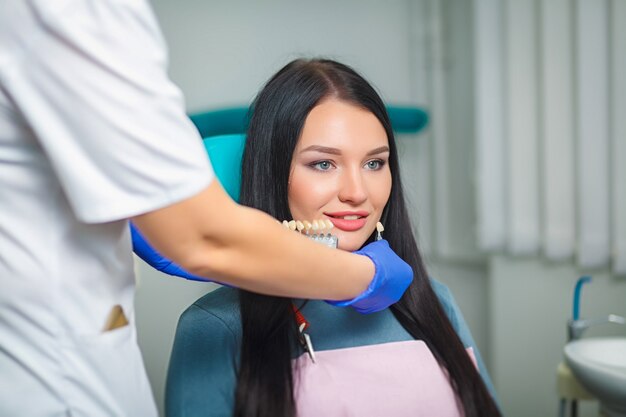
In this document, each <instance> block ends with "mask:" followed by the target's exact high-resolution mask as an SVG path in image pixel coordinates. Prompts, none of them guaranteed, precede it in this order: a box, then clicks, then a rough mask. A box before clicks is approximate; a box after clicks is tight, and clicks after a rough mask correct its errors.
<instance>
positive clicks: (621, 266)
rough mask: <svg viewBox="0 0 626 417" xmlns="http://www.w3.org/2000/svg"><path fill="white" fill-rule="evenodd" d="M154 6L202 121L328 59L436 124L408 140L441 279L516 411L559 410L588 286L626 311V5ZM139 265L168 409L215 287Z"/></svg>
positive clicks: (590, 411) (146, 338)
mask: <svg viewBox="0 0 626 417" xmlns="http://www.w3.org/2000/svg"><path fill="white" fill-rule="evenodd" d="M152 4H153V7H154V10H155V13H156V15H157V18H158V19H159V21H160V24H161V27H162V30H163V33H164V35H165V39H166V42H167V43H168V45H169V49H170V75H171V78H172V79H173V80H174V82H175V83H176V84H177V85H179V86H180V88H181V89H182V90H183V92H184V94H185V97H186V103H187V108H188V111H189V112H190V113H194V112H200V111H206V110H212V109H219V108H224V107H231V106H242V105H243V106H245V105H248V104H249V103H250V101H251V100H252V99H253V97H254V96H255V94H256V93H257V91H258V90H259V89H260V88H261V86H262V85H263V83H264V82H265V81H266V80H267V79H268V78H269V77H270V76H271V75H272V74H274V73H275V72H276V71H277V70H278V69H280V68H281V67H282V66H283V65H284V64H286V63H287V62H289V61H290V60H292V59H294V58H298V57H319V56H323V57H330V58H334V59H337V60H339V61H342V62H344V63H346V64H349V65H351V66H353V67H354V68H355V69H357V70H358V71H359V72H361V73H362V74H363V75H364V76H365V77H366V78H367V79H368V80H369V81H370V82H371V83H372V84H373V85H374V86H375V87H376V88H377V89H378V91H379V92H380V94H381V95H382V97H383V99H384V100H385V101H386V103H388V104H395V105H410V106H418V107H421V108H423V109H425V110H426V111H427V112H428V114H429V124H428V126H427V128H426V129H425V130H424V131H422V132H420V133H419V134H415V135H400V136H399V142H400V151H401V153H402V164H403V169H404V180H405V187H406V188H407V194H408V196H409V199H410V204H411V208H412V216H413V221H414V224H415V229H416V235H417V237H418V241H419V243H420V245H421V249H422V251H423V253H424V254H425V257H426V261H427V265H428V267H429V271H430V274H431V275H432V276H434V277H436V278H438V279H439V280H441V281H443V282H444V283H446V284H447V285H448V286H449V287H450V288H451V290H452V292H453V293H454V295H455V297H456V299H457V301H458V303H459V305H460V306H461V309H462V310H463V312H464V314H465V317H466V319H467V321H468V323H469V325H470V327H471V329H472V332H473V335H474V338H475V339H476V341H477V344H478V347H479V348H480V350H481V352H482V354H483V356H484V358H485V360H486V362H487V365H488V367H489V369H490V373H491V376H492V378H493V380H494V384H495V387H496V390H497V392H498V396H499V400H500V403H501V406H502V409H503V411H504V414H505V415H506V416H513V417H526V416H552V415H557V410H558V395H557V388H556V369H557V365H558V364H559V362H561V361H562V357H563V347H564V345H565V343H566V342H567V329H566V323H567V320H568V319H569V318H571V316H572V298H573V296H572V294H573V288H574V284H575V282H576V280H577V279H578V278H579V277H580V276H581V275H592V276H593V282H592V283H591V284H588V285H586V286H585V289H584V291H583V294H582V297H581V299H582V303H581V316H582V317H597V316H606V315H607V314H610V313H615V314H619V315H622V316H625V315H626V277H625V276H626V164H625V163H624V161H626V1H624V0H576V1H574V0H393V1H381V0H341V1H337V0H333V1H331V0H317V1H314V2H303V1H293V0H260V1H255V2H247V1H241V0H231V1H215V0H213V1H211V0H177V1H171V0H152ZM251 227H253V226H251ZM136 266H137V272H138V293H137V316H138V328H139V338H140V345H141V348H142V351H143V354H144V360H145V363H146V367H147V369H148V374H149V377H150V380H151V383H152V386H153V390H154V393H155V396H156V399H157V403H158V405H159V407H160V409H161V410H162V406H163V388H164V382H165V376H166V372H167V366H168V361H169V354H170V349H171V346H172V340H173V335H174V331H175V327H176V322H177V320H178V317H179V315H180V313H181V312H182V311H183V310H184V309H185V308H186V307H187V306H189V305H190V304H191V303H192V302H193V301H195V300H196V299H197V298H199V297H200V296H202V295H203V294H205V293H206V292H208V291H211V290H212V289H214V288H215V285H213V284H199V283H195V282H190V281H184V280H180V279H174V278H171V277H167V276H165V275H163V274H161V273H158V272H155V271H154V270H151V269H150V268H149V267H147V266H146V265H145V264H144V263H143V262H141V261H139V260H137V262H136ZM586 335H588V336H599V335H622V336H624V335H626V326H596V327H594V328H591V329H589V330H588V331H587V333H586ZM580 415H581V416H596V415H598V406H597V403H595V402H594V401H586V402H583V403H582V404H581V407H580Z"/></svg>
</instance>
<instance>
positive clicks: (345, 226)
mask: <svg viewBox="0 0 626 417" xmlns="http://www.w3.org/2000/svg"><path fill="white" fill-rule="evenodd" d="M324 214H325V215H327V216H328V219H329V220H330V221H331V222H332V223H333V225H335V227H336V228H337V229H339V230H343V231H345V232H354V231H356V230H359V229H361V228H362V227H363V226H365V224H366V223H367V216H368V215H369V213H368V212H366V211H337V212H334V213H324ZM343 216H361V218H360V219H356V220H346V219H339V218H338V217H343Z"/></svg>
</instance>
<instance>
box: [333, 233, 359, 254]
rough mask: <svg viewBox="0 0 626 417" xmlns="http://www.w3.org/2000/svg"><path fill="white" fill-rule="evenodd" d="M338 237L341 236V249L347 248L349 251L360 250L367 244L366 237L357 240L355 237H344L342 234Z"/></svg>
mask: <svg viewBox="0 0 626 417" xmlns="http://www.w3.org/2000/svg"><path fill="white" fill-rule="evenodd" d="M338 238H339V246H338V247H339V249H341V250H345V251H347V252H354V251H355V250H359V249H361V248H362V247H363V245H364V244H365V239H363V240H359V241H355V239H349V238H345V237H344V238H343V239H342V238H341V236H338Z"/></svg>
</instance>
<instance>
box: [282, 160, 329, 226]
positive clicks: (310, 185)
mask: <svg viewBox="0 0 626 417" xmlns="http://www.w3.org/2000/svg"><path fill="white" fill-rule="evenodd" d="M332 196H333V185H332V181H330V179H329V178H328V177H326V178H325V175H324V174H319V173H316V172H314V171H311V170H310V169H308V168H305V167H296V168H295V169H294V170H293V171H292V173H291V176H290V179H289V194H288V199H289V210H290V211H291V215H292V216H293V218H294V219H297V220H309V221H311V220H315V218H314V217H315V216H319V214H320V213H319V211H320V209H321V208H322V207H323V206H324V205H325V204H326V203H328V202H329V201H330V200H331V199H332Z"/></svg>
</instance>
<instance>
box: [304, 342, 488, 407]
mask: <svg viewBox="0 0 626 417" xmlns="http://www.w3.org/2000/svg"><path fill="white" fill-rule="evenodd" d="M467 351H468V354H469V355H470V357H471V358H472V361H474V363H476V361H475V358H474V354H473V351H472V349H471V348H470V349H468V350H467ZM315 360H316V362H315V363H313V362H312V361H311V358H310V357H309V355H308V354H303V355H302V356H300V357H299V358H298V359H296V360H294V361H293V367H294V378H295V379H294V384H295V385H294V394H295V399H296V405H297V409H298V417H320V416H324V417H339V416H342V417H344V416H358V417H388V416H389V417H391V416H393V417H403V416H407V417H408V416H411V417H418V416H423V417H434V416H436V417H460V416H462V415H463V413H462V411H461V409H460V408H459V405H458V404H457V400H456V397H455V395H454V392H453V390H452V387H451V386H450V383H449V381H448V378H447V376H446V373H445V371H444V370H443V369H442V368H441V367H440V366H439V364H438V363H437V360H436V359H435V357H434V356H433V354H432V353H431V351H430V350H429V349H428V347H427V345H426V344H425V343H424V342H423V341H419V340H411V341H405V342H393V343H384V344H378V345H369V346H360V347H353V348H346V349H336V350H325V351H318V352H316V353H315Z"/></svg>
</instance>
